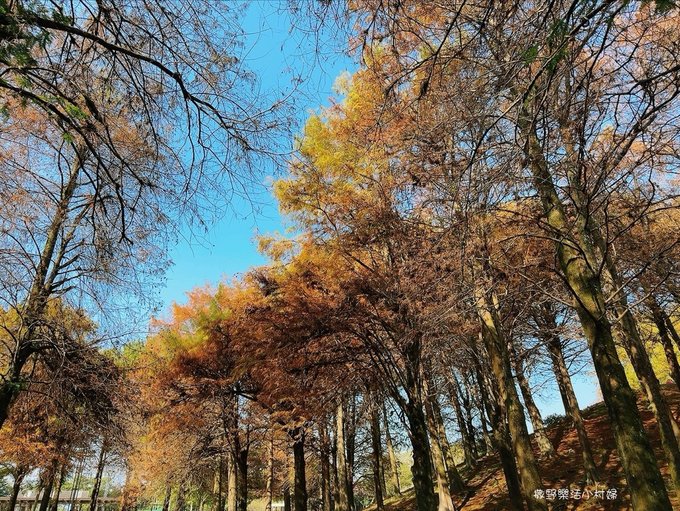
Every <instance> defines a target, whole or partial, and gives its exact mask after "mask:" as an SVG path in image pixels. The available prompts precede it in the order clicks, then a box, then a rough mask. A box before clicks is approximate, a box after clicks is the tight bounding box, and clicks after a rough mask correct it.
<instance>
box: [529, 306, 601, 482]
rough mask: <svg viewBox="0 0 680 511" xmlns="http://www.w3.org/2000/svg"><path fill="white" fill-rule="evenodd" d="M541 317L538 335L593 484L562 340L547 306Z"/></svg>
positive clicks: (592, 467)
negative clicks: (546, 350)
mask: <svg viewBox="0 0 680 511" xmlns="http://www.w3.org/2000/svg"><path fill="white" fill-rule="evenodd" d="M541 317H542V318H543V319H542V320H541V319H540V318H537V323H538V324H539V325H540V326H539V328H540V335H541V336H542V339H543V342H544V343H545V345H546V347H547V348H548V353H549V354H550V360H551V362H552V368H553V373H554V374H555V379H556V380H557V386H558V388H559V390H560V396H561V397H562V405H563V406H564V411H565V413H566V414H567V415H568V416H569V418H570V419H571V422H572V424H573V426H574V429H576V434H577V436H578V440H579V443H580V444H581V458H582V460H583V468H584V470H585V476H586V483H587V484H594V483H595V482H596V481H597V480H598V474H597V468H596V466H595V460H594V459H593V451H592V448H591V446H590V440H589V439H588V435H587V433H586V427H585V424H584V422H583V416H582V415H581V410H580V408H579V405H578V400H577V399H576V393H575V392H574V387H573V385H572V384H571V377H570V376H569V369H568V368H567V364H566V362H565V360H564V353H563V352H562V341H561V339H560V337H559V335H557V332H556V330H557V322H556V321H555V313H554V312H553V310H552V309H551V308H550V307H549V306H545V307H543V310H542V313H541Z"/></svg>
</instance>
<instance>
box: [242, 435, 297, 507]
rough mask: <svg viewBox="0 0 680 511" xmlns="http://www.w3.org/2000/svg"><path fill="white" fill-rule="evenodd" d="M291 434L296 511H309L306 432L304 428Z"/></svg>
mask: <svg viewBox="0 0 680 511" xmlns="http://www.w3.org/2000/svg"><path fill="white" fill-rule="evenodd" d="M289 434H290V436H291V438H293V466H294V472H295V482H294V485H293V501H294V502H295V511H307V480H306V475H305V432H304V430H303V429H302V428H296V429H294V430H293V431H292V432H290V433H289ZM243 511H245V510H243Z"/></svg>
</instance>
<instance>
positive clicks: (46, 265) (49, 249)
mask: <svg viewBox="0 0 680 511" xmlns="http://www.w3.org/2000/svg"><path fill="white" fill-rule="evenodd" d="M85 152H86V148H85V147H83V148H82V149H80V148H79V149H77V150H76V156H75V159H74V161H73V162H72V164H71V171H70V173H69V178H68V181H66V182H65V183H64V188H63V191H62V193H61V198H60V200H59V203H58V204H57V207H56V210H55V211H54V216H53V217H52V220H51V222H50V225H49V227H48V229H47V231H46V233H45V242H44V244H43V247H42V250H41V252H40V258H39V260H38V264H37V265H36V268H35V275H34V276H33V280H32V282H31V288H30V290H29V292H28V297H27V298H26V301H25V303H24V304H23V305H24V306H23V308H22V311H21V314H22V316H23V317H22V323H23V324H24V325H28V326H27V327H24V328H22V330H21V331H19V332H17V333H16V335H15V339H16V344H15V349H14V353H13V354H12V355H13V356H11V357H9V359H8V367H5V368H4V375H3V378H2V383H0V429H2V426H3V424H4V423H5V420H7V416H8V414H9V409H10V407H11V406H12V403H13V402H14V400H15V399H16V397H17V396H18V394H19V392H20V389H21V388H22V385H21V376H22V375H21V373H22V370H23V368H24V365H25V364H26V362H27V361H28V359H29V357H30V356H31V355H32V354H33V353H34V351H35V347H34V346H33V345H32V344H33V343H32V341H33V337H34V332H35V328H36V325H37V324H38V319H39V318H40V317H41V316H42V315H43V313H44V311H45V307H46V306H47V301H48V298H49V296H50V295H51V294H52V284H53V281H54V278H55V274H54V273H53V272H52V271H51V269H53V268H54V267H55V266H56V267H58V266H59V264H60V263H61V261H62V258H63V256H64V254H65V251H64V250H58V249H57V243H58V241H59V236H60V234H61V232H62V228H63V226H64V223H65V222H66V220H67V218H68V210H69V207H70V204H71V200H72V199H73V195H74V194H75V191H76V188H77V185H78V178H79V176H80V171H81V168H82V163H83V159H84V154H85ZM43 511H44V510H43Z"/></svg>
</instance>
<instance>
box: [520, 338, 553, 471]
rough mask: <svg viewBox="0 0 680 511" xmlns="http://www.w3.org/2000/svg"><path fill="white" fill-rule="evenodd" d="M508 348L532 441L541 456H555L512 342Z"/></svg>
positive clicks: (522, 363)
mask: <svg viewBox="0 0 680 511" xmlns="http://www.w3.org/2000/svg"><path fill="white" fill-rule="evenodd" d="M510 346H511V349H512V361H513V363H514V364H513V365H514V366H515V377H516V378H517V383H518V384H519V389H520V392H521V393H522V399H524V406H526V409H527V412H529V419H530V420H531V425H532V427H533V428H534V439H535V440H536V444H537V445H538V450H539V452H540V453H541V455H543V456H545V457H548V458H552V457H553V456H555V449H554V448H553V446H552V444H551V443H550V440H549V439H548V435H547V434H546V432H545V427H544V426H543V418H542V417H541V412H540V411H539V409H538V406H536V402H535V401H534V396H533V394H532V393H531V386H530V385H529V380H527V377H526V375H525V374H524V361H523V359H522V358H521V357H520V355H519V354H518V353H517V351H516V349H515V347H514V345H513V344H512V342H510Z"/></svg>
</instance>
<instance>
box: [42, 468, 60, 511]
mask: <svg viewBox="0 0 680 511" xmlns="http://www.w3.org/2000/svg"><path fill="white" fill-rule="evenodd" d="M57 469H58V462H57V460H56V459H55V460H53V461H52V464H51V465H50V468H49V471H48V473H47V481H46V484H45V492H44V493H43V496H42V500H41V501H40V508H39V511H47V510H48V508H49V506H50V497H51V496H52V488H53V487H54V480H55V479H56V478H57Z"/></svg>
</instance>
